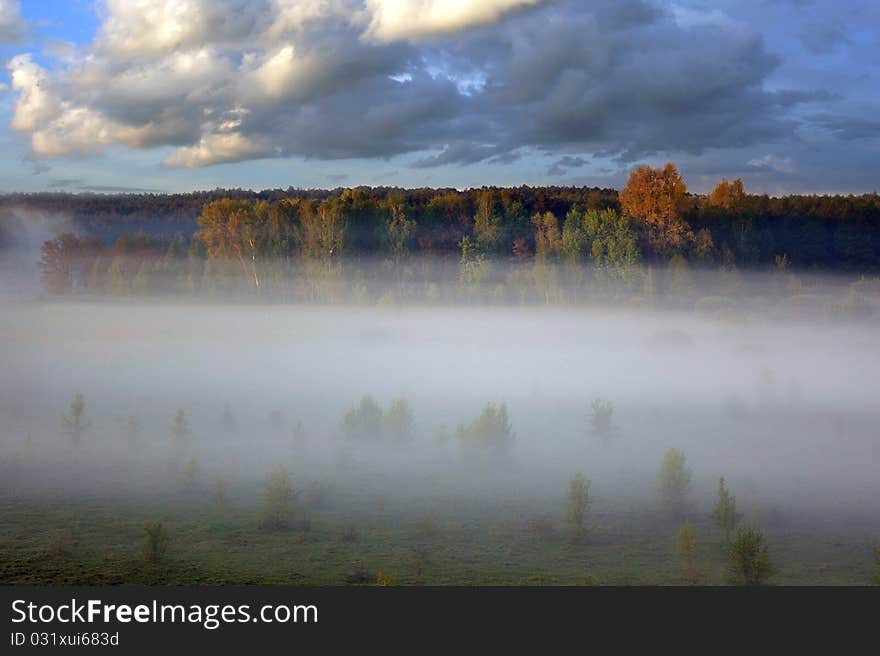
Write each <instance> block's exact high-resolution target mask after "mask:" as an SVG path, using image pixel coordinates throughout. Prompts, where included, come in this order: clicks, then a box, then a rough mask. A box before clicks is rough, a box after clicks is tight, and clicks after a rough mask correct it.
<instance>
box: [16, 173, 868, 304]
mask: <svg viewBox="0 0 880 656" xmlns="http://www.w3.org/2000/svg"><path fill="white" fill-rule="evenodd" d="M0 208H4V209H3V210H0V211H5V215H4V218H5V220H4V221H3V222H2V223H0V226H2V228H3V230H4V234H5V236H4V237H3V240H4V242H5V244H6V246H7V248H11V249H14V248H15V240H16V237H15V235H16V233H17V232H21V231H22V230H23V228H22V227H21V225H20V224H21V223H22V222H27V221H29V220H31V219H29V217H31V216H33V213H34V212H45V213H49V215H50V216H54V215H55V214H52V213H58V212H64V213H65V215H66V216H69V222H67V223H65V225H66V226H69V227H72V229H71V230H65V231H64V232H62V233H60V234H55V235H53V236H52V237H50V238H49V239H46V240H45V242H44V243H43V244H42V246H41V249H40V267H41V273H42V281H43V283H44V286H45V289H46V291H47V292H48V293H50V294H54V295H57V294H68V293H98V294H113V295H118V296H126V295H180V294H183V295H189V296H194V295H199V296H202V297H205V296H211V295H224V296H230V295H235V296H237V297H239V298H261V299H264V300H267V299H276V300H283V301H289V302H290V301H293V302H295V301H299V302H336V303H339V302H357V303H364V302H366V303H373V302H377V301H384V302H388V301H394V300H396V301H398V302H400V301H416V302H443V301H449V302H457V301H461V300H463V299H471V300H479V301H493V302H496V303H498V302H500V303H545V304H546V303H550V302H554V301H560V300H563V299H564V300H565V301H566V302H572V301H583V300H585V299H592V300H594V301H595V300H597V299H600V300H603V301H608V300H609V299H611V300H614V301H620V300H625V301H627V302H633V301H634V302H637V303H638V302H644V301H645V299H648V300H650V299H651V298H652V297H653V296H654V295H655V294H658V293H664V292H665V291H671V292H673V293H680V292H682V291H686V290H687V289H688V288H689V287H691V286H692V285H689V284H688V282H687V280H686V279H687V278H688V276H689V274H688V271H690V270H695V271H709V272H711V274H712V275H713V276H716V277H717V276H718V275H719V274H720V275H722V276H723V277H725V278H726V279H727V280H728V282H729V283H730V284H729V285H728V287H730V286H732V287H733V288H735V287H736V283H735V278H736V276H737V272H744V271H765V272H766V271H783V272H786V271H790V272H793V273H794V272H797V273H806V274H808V275H809V274H821V273H829V272H842V273H847V274H859V275H871V274H875V273H876V270H877V264H878V262H880V231H878V230H877V226H878V222H880V196H877V195H876V194H868V195H863V196H847V197H842V196H817V197H804V196H793V197H781V198H770V197H767V196H754V195H749V194H747V193H746V192H745V190H744V188H743V185H742V182H741V181H740V180H734V181H732V182H729V181H727V180H722V181H721V182H719V184H718V185H717V186H716V187H715V188H714V189H713V190H712V192H711V193H709V194H708V195H705V196H697V195H692V194H689V193H688V192H687V186H686V184H685V182H684V180H683V179H682V177H681V175H680V174H679V173H678V170H677V169H676V167H675V166H674V165H673V164H667V165H666V166H665V167H663V168H659V169H651V168H650V167H641V168H638V169H636V170H634V171H633V173H632V175H631V176H630V180H629V182H628V183H627V185H626V186H625V187H624V188H623V189H622V190H621V191H620V193H617V192H615V191H614V190H610V189H573V188H535V189H531V188H526V187H521V188H511V189H491V188H482V189H472V190H467V191H456V190H423V189H416V190H402V189H390V188H377V189H371V188H353V189H337V190H335V191H313V192H301V191H296V190H292V189H289V190H287V191H285V192H282V191H272V192H259V193H256V192H242V191H233V192H227V191H221V190H218V191H215V192H210V193H205V194H189V195H177V196H156V195H142V196H125V197H117V196H107V197H102V196H65V195H54V196H53V195H44V194H42V195H41V194H38V195H33V196H21V195H17V196H16V195H13V196H6V197H4V198H3V199H2V203H0ZM667 269H668V270H669V271H671V272H673V274H674V275H671V276H667V277H668V278H670V280H669V284H668V285H666V286H665V287H664V282H663V280H662V279H661V280H658V277H661V278H662V276H658V275H657V271H658V270H667ZM730 281H733V282H730ZM789 286H790V288H791V289H792V291H793V292H797V291H799V282H798V281H797V280H795V279H794V278H793V280H792V281H790V284H789ZM563 288H568V289H570V290H572V291H573V293H572V294H568V295H564V294H563V293H562V289H563ZM734 291H735V289H734ZM858 300H859V299H850V301H851V302H857V301H858ZM823 302H824V301H823Z"/></svg>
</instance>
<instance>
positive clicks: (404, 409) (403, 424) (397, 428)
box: [384, 396, 415, 444]
mask: <svg viewBox="0 0 880 656" xmlns="http://www.w3.org/2000/svg"><path fill="white" fill-rule="evenodd" d="M414 423H415V422H414V420H413V412H412V408H411V407H410V405H409V401H407V400H406V397H405V396H401V397H400V398H399V399H395V400H394V401H392V402H391V405H389V406H388V412H386V413H385V417H384V425H385V433H386V436H387V437H388V439H389V440H391V442H392V444H403V443H404V442H409V441H410V440H411V439H412V436H413V426H414Z"/></svg>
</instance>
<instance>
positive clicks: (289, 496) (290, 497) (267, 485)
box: [260, 465, 299, 529]
mask: <svg viewBox="0 0 880 656" xmlns="http://www.w3.org/2000/svg"><path fill="white" fill-rule="evenodd" d="M298 494H299V493H298V492H296V491H295V490H294V489H293V485H292V484H291V482H290V474H289V473H288V471H287V469H286V468H285V467H284V466H283V465H278V467H276V468H275V469H273V470H272V471H271V472H269V475H268V476H266V480H265V482H264V483H263V516H262V520H261V522H260V525H261V526H262V527H263V528H266V529H283V528H288V527H289V526H290V524H291V521H292V520H293V516H294V514H295V512H296V499H297V496H298Z"/></svg>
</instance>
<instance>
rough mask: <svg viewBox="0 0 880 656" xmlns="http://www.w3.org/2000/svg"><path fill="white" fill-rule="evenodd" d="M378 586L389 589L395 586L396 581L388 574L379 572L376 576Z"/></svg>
mask: <svg viewBox="0 0 880 656" xmlns="http://www.w3.org/2000/svg"><path fill="white" fill-rule="evenodd" d="M376 585H378V586H380V587H383V588H387V587H388V586H391V585H394V579H393V578H391V576H389V575H387V574H383V573H382V572H379V573H378V574H376Z"/></svg>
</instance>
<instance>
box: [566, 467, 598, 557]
mask: <svg viewBox="0 0 880 656" xmlns="http://www.w3.org/2000/svg"><path fill="white" fill-rule="evenodd" d="M590 485H591V483H590V481H588V480H586V479H585V478H584V475H583V474H575V475H574V476H572V477H571V480H569V482H568V508H567V510H566V520H568V523H569V525H570V526H571V532H572V539H573V540H574V541H579V540H581V539H582V538H583V536H584V520H585V518H586V516H587V514H588V513H589V512H590V506H591V505H592V504H593V500H592V499H591V498H590Z"/></svg>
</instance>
